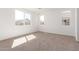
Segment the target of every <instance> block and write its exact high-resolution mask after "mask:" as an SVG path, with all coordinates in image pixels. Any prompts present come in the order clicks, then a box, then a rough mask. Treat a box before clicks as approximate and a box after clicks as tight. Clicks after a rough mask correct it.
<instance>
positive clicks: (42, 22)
mask: <svg viewBox="0 0 79 59" xmlns="http://www.w3.org/2000/svg"><path fill="white" fill-rule="evenodd" d="M40 24H41V25H43V24H44V15H41V16H40Z"/></svg>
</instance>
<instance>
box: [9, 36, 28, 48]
mask: <svg viewBox="0 0 79 59" xmlns="http://www.w3.org/2000/svg"><path fill="white" fill-rule="evenodd" d="M26 42H27V40H26V38H25V37H21V38H18V39H15V40H14V41H13V45H12V47H11V48H14V47H17V46H19V45H21V44H23V43H26Z"/></svg>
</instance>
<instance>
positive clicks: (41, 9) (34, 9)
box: [26, 8, 72, 13]
mask: <svg viewBox="0 0 79 59" xmlns="http://www.w3.org/2000/svg"><path fill="white" fill-rule="evenodd" d="M26 9H27V10H29V11H32V12H36V13H40V12H51V11H54V12H55V11H56V12H57V11H60V12H61V11H66V10H72V8H26Z"/></svg>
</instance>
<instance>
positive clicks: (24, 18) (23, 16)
mask: <svg viewBox="0 0 79 59" xmlns="http://www.w3.org/2000/svg"><path fill="white" fill-rule="evenodd" d="M30 20H31V15H30V14H29V13H25V12H23V11H20V10H15V21H16V25H29V24H30Z"/></svg>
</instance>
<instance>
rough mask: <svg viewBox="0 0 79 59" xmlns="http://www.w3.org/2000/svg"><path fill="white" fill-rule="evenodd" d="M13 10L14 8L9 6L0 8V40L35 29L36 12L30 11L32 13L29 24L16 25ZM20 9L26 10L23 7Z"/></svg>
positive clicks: (34, 30)
mask: <svg viewBox="0 0 79 59" xmlns="http://www.w3.org/2000/svg"><path fill="white" fill-rule="evenodd" d="M14 10H15V9H10V8H1V9H0V40H3V39H7V38H10V37H14V36H18V35H22V34H26V33H31V32H36V31H37V15H36V14H34V13H33V12H30V13H31V15H32V20H31V25H25V26H16V25H15V16H14ZM19 10H21V9H19ZM22 11H24V12H26V10H24V9H22ZM27 12H29V11H27Z"/></svg>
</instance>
